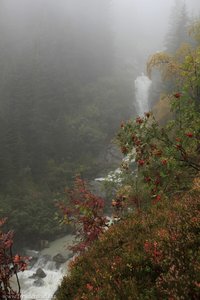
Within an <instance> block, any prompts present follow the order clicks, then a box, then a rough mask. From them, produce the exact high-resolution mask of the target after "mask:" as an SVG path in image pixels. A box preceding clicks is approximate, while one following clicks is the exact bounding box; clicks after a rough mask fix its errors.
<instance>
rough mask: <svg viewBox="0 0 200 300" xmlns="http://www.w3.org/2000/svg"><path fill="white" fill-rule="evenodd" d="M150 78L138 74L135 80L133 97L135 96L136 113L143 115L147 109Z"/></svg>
mask: <svg viewBox="0 0 200 300" xmlns="http://www.w3.org/2000/svg"><path fill="white" fill-rule="evenodd" d="M151 83H152V82H151V80H150V79H149V78H148V77H147V76H145V75H144V74H142V75H140V76H138V77H137V78H136V80H135V97H136V103H135V105H136V110H137V113H138V115H140V116H141V115H143V114H144V112H148V111H149V108H150V107H149V102H148V100H149V99H148V98H149V89H150V86H151Z"/></svg>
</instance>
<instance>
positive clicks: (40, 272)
mask: <svg viewBox="0 0 200 300" xmlns="http://www.w3.org/2000/svg"><path fill="white" fill-rule="evenodd" d="M35 275H36V277H39V278H45V277H46V276H47V275H46V273H45V272H44V271H43V270H42V268H38V269H37V271H36V273H35Z"/></svg>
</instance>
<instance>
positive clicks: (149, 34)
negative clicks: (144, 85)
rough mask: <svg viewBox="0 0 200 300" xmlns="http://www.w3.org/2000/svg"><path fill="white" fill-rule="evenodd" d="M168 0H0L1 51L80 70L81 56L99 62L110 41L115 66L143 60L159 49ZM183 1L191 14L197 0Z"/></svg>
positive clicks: (162, 41) (167, 14)
mask: <svg viewBox="0 0 200 300" xmlns="http://www.w3.org/2000/svg"><path fill="white" fill-rule="evenodd" d="M106 2H107V4H106ZM174 2H175V0H168V1H166V0H112V1H91V0H84V1H83V0H59V1H55V0H35V1H33V0H15V1H13V0H6V1H5V0H3V1H1V10H0V18H1V19H0V34H1V36H0V38H1V45H0V47H1V53H4V52H6V54H7V56H8V52H9V53H10V55H11V56H12V59H14V60H17V59H18V58H20V57H22V56H23V58H24V57H26V56H29V54H30V52H31V58H30V56H29V57H27V59H28V60H29V61H30V59H38V57H39V56H40V59H42V63H43V64H45V61H46V63H47V64H48V63H50V62H51V64H52V63H53V65H54V67H55V68H56V69H58V68H59V66H60V65H63V63H64V65H65V64H67V65H68V67H67V68H68V69H70V68H72V69H74V67H75V66H76V65H77V64H79V65H82V68H83V69H84V68H85V67H86V68H87V66H85V63H84V59H85V56H90V58H91V62H90V63H91V64H92V63H93V61H92V57H93V59H96V60H97V59H100V60H101V61H102V62H103V60H104V59H103V58H104V56H106V55H108V53H106V52H107V51H106V50H105V49H104V48H105V47H104V46H105V43H106V44H108V43H110V45H111V40H112V43H113V41H114V43H113V45H114V46H113V49H112V50H113V53H112V54H113V57H114V58H115V64H116V65H118V64H120V65H123V64H126V63H127V62H129V61H137V62H139V63H140V64H144V62H145V59H146V58H147V57H148V55H149V54H150V53H152V52H154V51H157V50H162V49H163V48H164V39H165V35H166V33H167V30H168V28H169V25H168V24H169V17H170V12H171V10H172V8H173V4H174ZM176 2H177V1H176ZM108 3H109V4H108ZM185 4H186V6H187V10H188V12H189V13H190V15H191V16H192V15H196V14H197V12H198V10H199V8H200V4H199V1H198V0H187V1H185ZM197 8H198V9H197ZM108 14H109V16H107V15H108ZM105 22H108V23H109V24H107V25H106V24H105ZM108 25H109V26H110V28H109V30H110V32H109V33H108V31H107V29H108ZM106 26H107V28H106ZM95 36H96V38H95ZM109 38H110V41H109V40H108V39H109ZM86 44H87V45H86ZM88 44H90V47H89V46H88ZM97 47H98V49H99V48H100V47H102V49H101V50H102V55H101V57H100V56H99V55H97V56H95V54H94V53H95V51H96V48H97ZM84 51H85V54H84V55H83V52H84ZM81 52H82V53H81ZM86 52H87V54H86ZM104 52H105V53H104ZM103 53H104V56H103ZM82 55H83V57H82ZM8 57H9V56H8ZM13 57H14V58H13ZM111 59H112V58H111V57H110V60H111ZM86 60H87V59H86ZM66 62H67V63H66ZM87 63H89V62H87ZM107 63H108V62H107ZM104 67H106V64H105V65H104ZM77 76H78V75H77Z"/></svg>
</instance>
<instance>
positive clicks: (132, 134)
mask: <svg viewBox="0 0 200 300" xmlns="http://www.w3.org/2000/svg"><path fill="white" fill-rule="evenodd" d="M183 53H187V55H185V56H184V55H183ZM199 53H200V52H199V48H198V47H197V48H196V49H192V48H190V47H189V48H188V47H186V48H184V49H183V48H182V49H180V52H179V56H178V52H177V54H176V56H170V57H169V55H167V56H165V55H160V54H159V55H157V56H156V57H153V59H152V60H151V62H150V69H151V68H152V67H154V66H161V68H162V67H163V64H164V68H166V71H167V72H171V69H170V68H172V69H173V72H174V74H175V77H176V79H177V81H176V84H177V85H176V86H177V88H178V89H177V90H175V91H174V93H172V94H171V95H168V99H169V102H170V107H171V112H172V114H171V120H169V121H167V122H166V124H165V125H164V126H163V127H162V126H161V125H159V124H158V122H157V121H156V119H155V118H154V116H153V115H152V113H150V112H146V113H145V115H144V117H138V118H137V119H136V120H133V121H132V120H131V121H128V122H122V123H121V129H120V131H119V133H118V136H117V141H118V144H119V146H120V148H121V151H122V153H123V154H124V155H125V157H126V159H125V160H124V161H123V162H122V166H121V170H122V175H121V181H120V182H118V186H120V189H119V190H118V191H117V194H116V196H115V198H114V200H113V202H112V204H113V207H114V208H115V211H117V213H118V216H120V221H119V222H118V223H117V224H114V225H113V226H111V227H110V228H109V229H108V231H106V232H105V233H103V234H102V235H101V236H100V238H99V240H98V241H97V242H95V243H94V244H93V245H92V246H91V247H90V248H89V249H88V251H86V252H85V253H84V254H83V255H81V256H79V257H76V258H75V260H74V261H73V262H72V264H71V274H70V276H68V277H64V279H63V281H62V284H61V286H60V287H59V289H58V292H57V295H56V297H57V298H56V299H57V300H64V299H77V300H78V299H116V300H118V299H138V300H143V299H149V300H150V299H164V300H165V299H166V300H167V299H177V300H178V299H183V300H187V299H194V300H197V299H199V297H200V291H199V266H200V260H199V254H200V253H199V246H200V240H199V230H200V228H199V221H200V220H199V208H200V189H199V174H200V149H199V145H200V111H199V87H200V82H199V62H198V61H199ZM154 58H155V60H154ZM166 58H167V60H165V61H164V62H163V59H166ZM134 160H135V161H134ZM135 163H136V164H137V170H135ZM151 204H153V205H151Z"/></svg>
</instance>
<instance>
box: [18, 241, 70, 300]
mask: <svg viewBox="0 0 200 300" xmlns="http://www.w3.org/2000/svg"><path fill="white" fill-rule="evenodd" d="M73 241H74V236H72V235H68V236H65V237H63V238H60V239H57V240H56V241H54V242H52V243H50V247H49V248H46V249H44V250H42V251H41V252H40V253H39V258H38V260H37V261H36V263H35V264H34V265H33V267H32V268H31V269H29V270H26V271H24V272H20V273H19V274H18V277H19V281H20V287H21V299H22V300H51V299H52V297H53V295H54V293H55V292H56V290H57V288H58V285H59V284H60V283H61V280H62V278H63V276H64V275H66V274H67V270H68V263H69V261H70V260H71V259H68V260H67V261H66V262H65V263H63V264H61V266H60V268H57V267H56V263H55V262H54V261H53V260H52V257H53V256H55V255H56V254H57V253H60V254H62V256H64V257H66V258H67V257H70V255H71V251H69V250H68V249H67V247H68V246H69V245H72V244H73ZM38 268H41V269H42V270H43V271H44V273H45V274H46V277H45V278H40V279H39V280H38V278H37V277H36V278H31V277H32V276H33V274H35V273H36V271H37V270H38ZM37 280H38V281H39V282H38V283H39V284H35V283H34V281H37ZM40 284H41V286H40ZM13 286H14V287H16V283H15V282H13ZM16 290H17V289H16Z"/></svg>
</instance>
